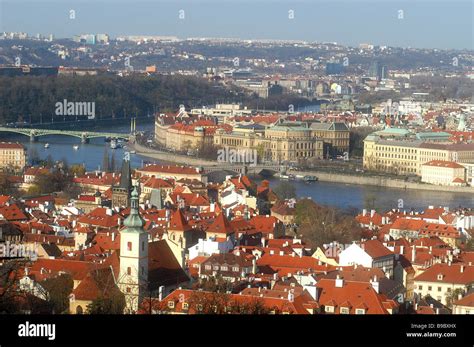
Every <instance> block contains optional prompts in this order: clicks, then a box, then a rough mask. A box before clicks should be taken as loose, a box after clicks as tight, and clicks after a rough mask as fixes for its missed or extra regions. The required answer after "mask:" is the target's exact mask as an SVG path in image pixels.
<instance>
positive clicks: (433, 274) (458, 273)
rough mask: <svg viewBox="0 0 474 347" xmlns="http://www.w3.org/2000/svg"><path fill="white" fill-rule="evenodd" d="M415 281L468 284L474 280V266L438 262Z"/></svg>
mask: <svg viewBox="0 0 474 347" xmlns="http://www.w3.org/2000/svg"><path fill="white" fill-rule="evenodd" d="M415 281H422V282H440V283H453V284H463V285H467V284H469V283H473V282H474V266H472V265H471V266H469V265H465V264H462V263H461V264H459V263H455V264H451V265H449V264H446V263H438V264H435V265H433V266H431V267H430V268H428V269H426V270H425V271H424V272H423V273H421V274H420V275H418V276H417V277H415Z"/></svg>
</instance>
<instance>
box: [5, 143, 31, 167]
mask: <svg viewBox="0 0 474 347" xmlns="http://www.w3.org/2000/svg"><path fill="white" fill-rule="evenodd" d="M25 165H26V150H25V147H24V146H23V145H22V144H20V143H11V142H0V169H1V170H13V171H21V170H23V168H24V167H25Z"/></svg>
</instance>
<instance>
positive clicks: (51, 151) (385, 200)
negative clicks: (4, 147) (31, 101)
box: [0, 121, 474, 210]
mask: <svg viewBox="0 0 474 347" xmlns="http://www.w3.org/2000/svg"><path fill="white" fill-rule="evenodd" d="M137 130H142V131H152V130H153V123H152V122H150V121H144V123H142V124H140V123H138V122H137ZM94 131H97V130H96V129H94ZM106 131H110V132H116V133H119V132H123V133H127V132H128V131H129V125H115V126H113V125H112V126H110V127H107V129H106ZM0 140H1V141H18V142H21V143H23V144H24V145H25V146H26V147H27V149H28V153H29V154H31V153H33V152H36V153H37V155H38V156H39V157H40V158H41V159H46V158H47V157H48V155H51V157H52V159H53V160H62V159H64V158H66V159H67V161H68V163H69V164H84V165H85V167H86V168H87V170H96V169H98V168H99V167H101V166H102V162H103V158H104V151H105V148H106V146H107V151H108V153H109V156H111V155H112V154H113V155H114V156H115V161H116V164H117V165H120V163H121V158H122V157H123V153H124V149H122V148H117V149H110V148H109V147H110V146H109V144H108V143H107V142H105V141H104V140H103V139H91V140H90V143H87V144H81V141H80V139H79V138H75V137H69V136H56V135H53V136H44V137H39V139H38V142H30V141H29V138H28V137H26V136H22V135H14V134H5V133H0ZM45 143H49V145H50V147H49V148H48V149H46V148H44V145H45ZM74 145H78V146H79V148H78V149H77V150H75V149H74V148H73V146H74ZM125 145H126V144H125ZM150 161H151V162H153V160H150V159H148V158H145V157H141V156H139V155H134V154H132V155H131V164H132V167H140V166H142V165H143V163H144V162H150ZM279 182H280V181H279V180H278V179H276V178H272V179H270V185H271V186H272V187H275V186H276V185H278V184H279ZM290 183H291V184H293V185H294V186H295V188H296V193H297V195H298V197H311V198H312V199H313V200H314V201H316V202H318V203H320V204H323V205H330V206H334V207H339V208H343V209H347V208H357V209H362V208H363V207H364V206H365V205H366V204H367V202H368V201H370V202H371V203H373V205H375V206H377V208H378V209H383V210H387V209H391V208H397V206H398V204H399V199H402V202H403V208H405V209H410V208H414V209H424V208H426V207H427V206H429V205H433V206H449V207H451V208H453V207H458V206H460V205H461V206H463V207H474V195H470V194H462V193H451V192H437V191H428V190H427V191H424V190H416V191H415V190H404V189H395V188H384V187H376V186H363V185H349V184H342V183H329V182H314V183H304V182H301V181H291V182H290Z"/></svg>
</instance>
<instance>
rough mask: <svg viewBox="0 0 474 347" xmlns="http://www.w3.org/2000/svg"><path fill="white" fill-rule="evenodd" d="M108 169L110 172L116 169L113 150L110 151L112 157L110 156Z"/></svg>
mask: <svg viewBox="0 0 474 347" xmlns="http://www.w3.org/2000/svg"><path fill="white" fill-rule="evenodd" d="M109 170H110V172H115V170H116V164H115V152H114V153H112V157H111V158H110V164H109Z"/></svg>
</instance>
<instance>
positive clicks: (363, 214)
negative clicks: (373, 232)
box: [362, 208, 367, 216]
mask: <svg viewBox="0 0 474 347" xmlns="http://www.w3.org/2000/svg"><path fill="white" fill-rule="evenodd" d="M366 214H367V209H365V208H364V209H363V210H362V216H365V215H366Z"/></svg>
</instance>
